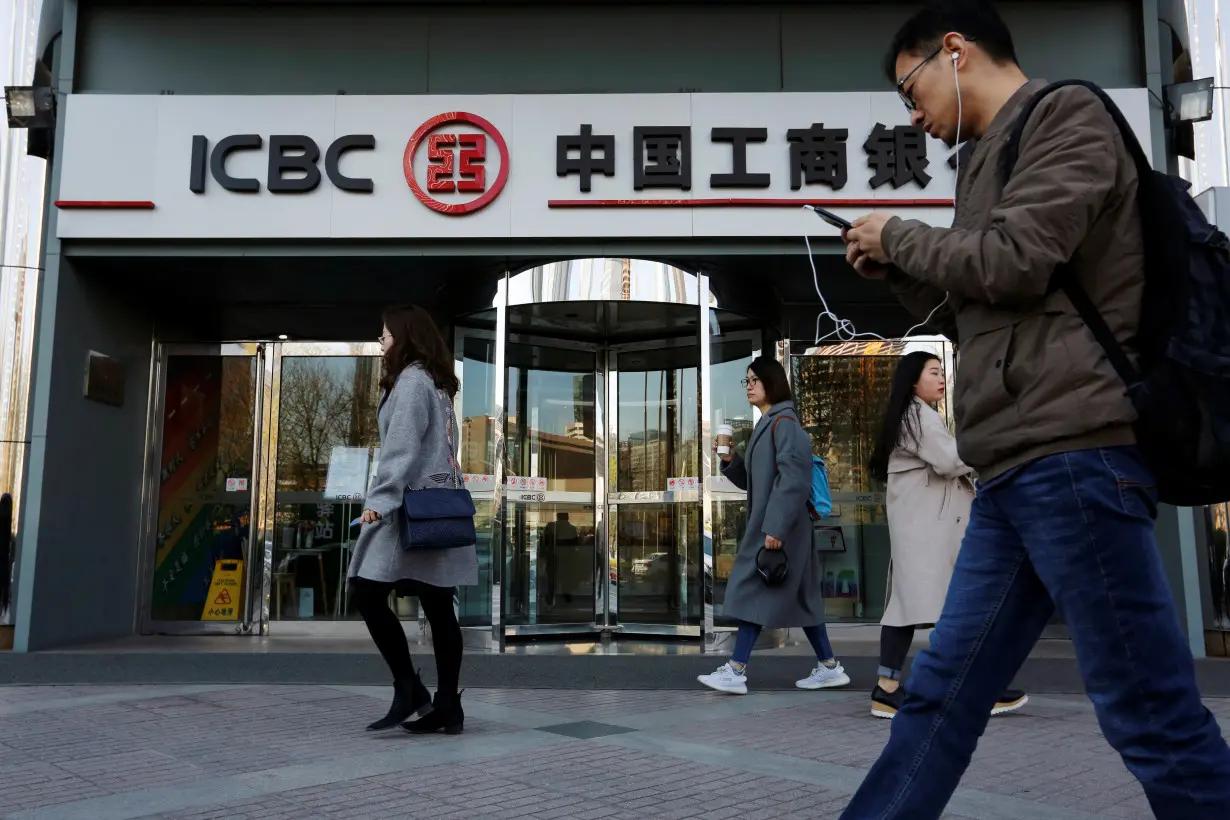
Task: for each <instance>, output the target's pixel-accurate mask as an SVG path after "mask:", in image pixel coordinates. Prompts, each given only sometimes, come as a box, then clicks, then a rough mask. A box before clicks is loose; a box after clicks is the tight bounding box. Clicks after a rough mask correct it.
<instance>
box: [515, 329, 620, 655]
mask: <svg viewBox="0 0 1230 820" xmlns="http://www.w3.org/2000/svg"><path fill="white" fill-rule="evenodd" d="M597 352H598V348H597V347H596V346H594V345H590V344H585V343H581V342H561V341H559V340H547V339H539V338H534V337H530V336H524V335H517V334H512V335H510V336H509V341H508V345H507V352H506V356H507V359H506V373H507V381H506V396H507V409H506V413H507V416H506V422H505V442H506V452H505V470H504V475H505V486H504V499H505V500H504V504H505V507H504V517H503V528H504V536H503V545H504V574H503V578H504V589H505V590H506V594H505V596H504V600H503V617H504V625H505V631H506V634H507V635H509V636H514V635H534V634H550V633H553V632H554V633H559V632H578V631H591V630H593V628H594V625H595V616H596V612H597V607H598V606H599V603H598V602H597V601H596V599H595V595H596V594H597V592H598V584H597V583H596V579H597V577H598V570H597V567H598V564H599V561H600V553H601V550H600V546H599V545H600V544H601V539H600V528H601V526H602V520H603V519H602V514H601V510H600V508H599V507H598V506H597V505H596V504H595V498H596V495H595V492H596V487H595V481H596V476H595V470H596V464H597V463H598V458H599V448H598V446H597V441H598V440H599V439H600V435H601V428H600V426H599V423H598V422H599V419H598V416H597V413H596V408H597V406H598V405H597V401H596V396H597V391H598V385H599V382H600V381H601V376H600V374H599V373H598V368H597Z"/></svg>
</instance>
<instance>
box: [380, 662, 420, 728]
mask: <svg viewBox="0 0 1230 820" xmlns="http://www.w3.org/2000/svg"><path fill="white" fill-rule="evenodd" d="M429 705H431V693H430V692H428V691H427V687H426V686H424V685H423V682H422V681H421V680H419V676H418V675H417V674H416V675H415V676H414V677H413V678H410V679H409V680H399V681H393V705H392V706H390V707H389V713H388V714H387V715H385V716H384V717H382V718H381V719H380V720H378V721H376V722H375V723H373V724H371V725H370V726H368V727H367V731H369V732H380V731H383V730H385V729H392V728H393V727H394V726H396V725H397V724H399V723H401V722H402V721H404V720H406V719H407V718H411V717H414V716H415V715H417V714H419V713H420V712H422V711H423V710H424V709H426V708H427V707H428V706H429Z"/></svg>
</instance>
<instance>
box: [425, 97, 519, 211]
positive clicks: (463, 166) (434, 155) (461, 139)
mask: <svg viewBox="0 0 1230 820" xmlns="http://www.w3.org/2000/svg"><path fill="white" fill-rule="evenodd" d="M453 123H464V124H466V125H470V126H473V127H475V128H477V129H479V130H480V131H482V133H481V134H474V133H449V132H446V131H442V130H440V128H441V126H444V125H451V124H453ZM488 139H490V140H491V141H492V142H494V143H495V147H496V148H497V149H498V150H499V153H500V170H499V172H498V173H497V174H496V177H495V182H493V183H491V185H490V186H488V185H487V166H486V160H487V140H488ZM424 142H426V143H427V163H428V164H427V186H426V190H424V189H423V186H421V185H419V181H418V179H417V177H416V176H415V173H414V157H415V155H416V154H417V153H418V150H419V147H420V146H421V145H422V144H423V143H424ZM402 170H403V171H404V172H405V175H406V183H407V184H408V185H409V186H410V190H411V191H413V192H414V195H415V196H416V197H417V198H418V200H419V202H422V203H423V204H424V205H426V206H427V207H428V208H431V209H432V210H433V211H437V212H439V213H442V214H447V215H449V216H462V215H465V214H470V213H474V212H475V211H479V210H482V209H483V208H485V207H487V206H488V205H490V204H491V203H492V201H494V200H495V198H496V197H497V196H499V195H500V191H502V190H504V184H505V183H506V182H508V144H507V143H505V142H504V136H503V135H502V134H501V133H500V132H499V131H498V130H497V129H496V127H495V126H494V125H492V124H491V123H490V122H489V121H487V120H485V119H483V118H482V117H480V116H478V115H477V114H468V113H466V112H464V111H450V112H447V113H445V114H437V115H436V116H434V117H432V118H431V119H429V120H428V121H427V122H425V123H423V124H422V125H420V126H419V127H418V130H416V131H415V132H414V135H413V136H412V137H410V141H409V142H407V143H406V152H405V154H404V155H403V156H402ZM434 193H477V194H479V196H478V197H476V198H475V199H472V200H470V201H469V202H457V203H451V202H443V201H441V200H439V199H436V198H435V197H434V196H432V194H434Z"/></svg>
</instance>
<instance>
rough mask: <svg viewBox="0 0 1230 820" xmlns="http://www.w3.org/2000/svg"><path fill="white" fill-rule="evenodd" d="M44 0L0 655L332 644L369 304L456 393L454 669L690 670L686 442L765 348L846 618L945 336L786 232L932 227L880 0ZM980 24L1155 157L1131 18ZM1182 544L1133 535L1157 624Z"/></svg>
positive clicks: (742, 405)
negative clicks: (582, 654) (1121, 121)
mask: <svg viewBox="0 0 1230 820" xmlns="http://www.w3.org/2000/svg"><path fill="white" fill-rule="evenodd" d="M56 5H57V7H58V8H59V10H60V12H61V14H60V16H59V17H56V16H55V15H51V16H49V17H47V19H45V21H44V23H45V25H44V29H45V30H44V31H43V36H44V39H45V41H46V42H48V43H51V46H50V48H49V50H48V52H47V53H48V58H47V59H48V60H49V64H48V67H49V69H50V71H51V75H52V76H53V77H54V78H55V82H56V88H57V99H58V102H59V108H58V121H57V127H56V133H55V154H54V159H53V161H52V162H51V164H50V171H49V180H48V183H49V193H48V200H49V202H50V203H51V204H50V205H49V207H48V210H47V221H46V226H45V235H46V237H47V241H46V245H45V253H44V278H43V283H42V287H41V292H40V294H39V303H38V333H37V338H36V342H35V345H34V358H33V362H34V369H33V373H34V376H33V386H32V391H31V402H30V421H29V429H30V433H29V441H30V444H29V452H28V458H27V459H26V469H25V485H24V487H25V492H24V493H23V495H22V506H21V511H20V520H19V529H18V532H19V539H18V543H19V551H18V557H17V572H16V578H17V596H16V606H15V612H16V618H15V626H16V629H15V646H16V648H17V649H18V650H35V649H40V648H47V647H56V646H64V645H71V644H79V643H84V642H88V641H95V640H104V639H109V638H116V637H122V636H127V635H133V634H163V633H194V634H195V633H201V632H218V633H227V634H236V635H237V636H239V637H237V638H236V639H237V640H242V639H243V638H242V636H244V635H265V634H268V635H276V634H304V633H305V632H306V633H308V634H311V632H312V631H313V630H314V629H320V628H322V627H321V622H324V621H346V620H353V619H354V613H353V608H352V606H351V605H350V603H349V602H348V601H347V599H346V595H345V589H344V584H343V583H341V581H342V579H344V577H345V569H346V565H347V561H348V559H349V554H350V548H351V547H352V545H353V540H354V536H355V532H356V530H355V529H354V528H353V527H352V526H351V523H350V522H351V521H352V520H353V519H354V518H355V517H356V516H357V515H358V512H359V511H360V510H361V509H362V498H363V494H364V492H365V490H366V486H367V482H368V481H369V480H370V476H371V475H372V473H373V471H374V469H375V465H376V464H377V463H378V460H379V441H378V436H377V432H376V428H375V408H376V406H377V404H378V401H379V388H378V377H379V366H378V358H377V356H378V352H379V347H378V343H377V342H376V341H375V340H376V338H377V336H378V335H379V332H380V320H379V311H380V308H381V306H383V305H386V304H390V303H397V302H417V303H420V304H423V305H424V306H426V307H428V308H429V309H430V310H431V311H432V312H433V314H434V315H435V316H436V317H437V319H438V321H439V322H440V324H441V326H442V327H443V328H444V329H445V331H446V334H447V336H448V338H449V339H450V341H451V342H452V343H453V349H454V357H455V362H456V368H457V373H458V375H459V376H460V378H461V383H462V387H461V391H460V393H459V395H458V397H457V400H456V405H457V412H458V418H459V419H460V420H461V427H462V441H461V444H460V447H461V461H462V469H463V471H464V481H465V482H466V485H467V486H468V487H470V488H471V491H472V492H473V493H474V496H475V498H476V501H477V503H478V507H479V529H480V533H481V536H480V539H481V543H480V556H481V557H480V584H479V585H478V586H477V587H473V588H467V589H463V590H460V591H459V595H458V606H459V610H460V613H461V618H462V622H463V624H464V625H465V626H466V627H467V634H468V638H469V640H470V642H471V644H472V645H474V646H484V647H494V648H497V649H498V648H502V647H503V646H504V645H505V642H506V641H516V640H522V639H526V638H542V637H553V636H554V637H566V636H586V635H591V636H592V635H596V634H618V635H623V636H636V637H639V638H646V639H667V638H669V639H674V640H684V641H693V642H696V643H698V644H700V645H702V646H704V647H707V648H715V647H717V646H719V645H720V644H721V643H722V641H723V639H724V637H725V636H726V635H728V630H729V629H730V626H731V624H730V623H729V622H728V621H727V620H726V619H724V617H723V615H722V600H723V597H724V584H725V579H726V577H727V575H728V573H729V570H730V564H731V561H732V560H733V550H734V546H735V544H736V543H737V540H738V536H739V534H740V531H741V527H742V523H743V518H742V517H743V516H744V514H745V512H744V510H745V504H744V500H743V498H742V496H741V494H740V493H739V491H738V490H737V489H736V488H734V487H733V486H731V485H730V484H729V483H728V482H726V481H724V480H723V479H722V478H721V477H720V476H719V475H718V471H717V467H716V463H715V461H714V459H713V456H712V452H711V450H710V448H709V446H708V442H709V441H710V440H711V438H712V435H713V432H714V430H715V428H716V425H718V424H721V423H729V424H731V425H732V426H733V427H734V429H735V435H736V440H737V441H746V439H747V437H748V436H749V435H750V431H751V427H752V425H753V424H754V423H755V421H756V414H755V412H754V411H753V410H752V409H751V408H749V407H748V406H747V404H746V401H745V399H744V396H743V389H742V387H741V386H740V385H739V379H740V378H742V376H743V374H744V372H745V370H746V368H747V365H748V363H749V362H750V361H751V360H752V358H754V357H755V356H757V355H761V354H770V355H775V356H777V357H778V358H779V359H780V360H781V361H782V362H783V363H784V364H785V365H786V367H787V370H788V372H789V373H790V374H791V379H792V382H793V385H794V388H795V390H796V393H797V394H798V398H799V411H800V415H801V417H802V420H803V422H804V426H805V427H806V428H807V429H808V431H809V433H810V434H811V435H812V438H813V443H814V444H815V448H816V452H817V453H820V454H823V455H824V456H825V457H826V460H827V462H828V464H829V472H830V477H831V481H832V484H833V491H834V501H835V509H834V515H833V517H832V518H831V519H830V520H828V521H826V522H824V525H823V526H822V527H819V528H818V529H817V531H816V544H817V548H818V549H820V550H821V551H822V552H823V553H824V555H825V562H826V567H825V585H826V591H827V592H828V600H829V608H830V615H831V616H832V617H833V618H834V619H847V620H853V621H860V620H865V621H874V620H876V619H878V617H879V614H880V612H881V610H882V606H883V599H884V592H885V577H886V574H887V562H888V543H887V527H886V524H885V520H884V510H883V506H882V500H883V499H882V495H880V493H879V490H880V489H881V488H877V487H875V486H873V485H872V483H871V482H870V479H869V478H868V476H867V475H866V472H865V466H864V465H865V464H866V458H867V455H868V451H869V448H870V439H871V435H872V431H873V429H874V423H875V418H876V416H877V414H878V412H879V408H880V406H881V404H882V402H883V399H884V395H885V391H886V390H887V383H888V379H889V377H890V375H891V372H892V369H893V366H894V364H895V361H896V359H897V358H898V357H899V356H901V355H902V354H903V353H904V352H906V351H907V350H910V349H915V348H919V347H921V348H926V349H931V350H934V351H935V352H936V353H937V355H939V356H941V357H942V358H944V359H945V360H946V361H948V362H949V363H951V358H952V349H951V346H950V345H949V343H948V342H946V341H945V340H942V339H935V338H930V337H912V338H911V339H910V340H909V341H908V342H907V341H903V340H899V339H895V337H899V336H901V335H902V334H903V333H905V332H906V331H907V329H909V328H910V327H911V325H912V324H913V322H912V320H911V318H910V317H909V316H907V315H906V314H905V313H904V312H903V311H902V310H901V308H900V307H899V306H898V305H897V304H896V303H895V301H893V299H892V298H891V296H890V295H889V294H887V293H886V292H884V291H883V290H882V289H881V288H879V287H877V286H876V285H875V284H874V283H868V282H864V281H862V280H860V279H859V278H858V277H857V276H855V275H853V274H852V273H851V272H850V271H849V270H848V269H847V268H846V267H845V265H844V261H843V259H842V255H841V250H842V249H841V245H840V242H839V239H838V237H837V235H836V232H835V231H834V230H833V229H831V228H829V227H828V226H826V225H825V224H824V223H822V222H820V221H819V220H818V219H816V217H815V216H814V214H811V213H809V212H807V211H804V210H803V207H802V205H803V204H804V203H805V202H813V203H821V204H827V206H828V207H830V208H832V209H833V210H836V211H838V212H839V213H842V214H845V215H846V216H848V217H853V216H857V215H859V214H860V213H863V212H865V211H867V210H870V209H872V208H875V209H880V210H888V211H891V212H895V213H900V214H902V215H908V216H912V217H918V218H922V219H926V220H929V221H932V222H933V223H936V224H944V223H946V222H947V221H949V220H951V208H952V197H953V188H954V182H955V172H954V166H953V165H952V163H951V162H950V155H949V152H948V151H946V150H945V149H944V148H943V146H942V145H940V144H938V143H934V142H932V141H930V140H928V139H927V138H925V136H924V135H922V134H921V133H920V132H918V131H916V130H914V129H911V128H909V127H908V118H907V114H906V112H905V110H904V109H903V108H902V106H901V104H900V101H899V100H898V98H897V96H896V94H895V93H894V92H893V89H892V88H891V86H889V85H888V84H887V83H886V81H885V79H884V77H883V76H882V74H881V71H880V68H879V65H880V58H881V56H882V53H883V50H884V48H885V47H886V44H887V41H888V39H889V38H890V37H891V34H892V32H893V31H894V30H895V27H896V26H897V25H898V24H899V23H900V21H901V20H902V19H903V18H904V17H905V16H906V15H907V14H908V13H909V11H910V9H911V7H910V6H908V5H902V4H891V3H888V4H880V3H875V4H872V3H859V4H849V3H845V4H841V3H824V2H819V3H817V2H808V3H802V2H799V3H791V2H782V3H775V4H763V3H754V4H753V3H737V2H728V3H703V4H702V3H686V2H678V3H659V4H654V5H644V6H642V5H635V6H630V5H627V4H620V3H590V4H584V6H583V7H582V6H581V4H574V3H564V2H559V3H538V4H532V5H531V4H519V3H501V2H469V3H458V4H453V5H451V6H449V7H441V6H439V5H438V4H426V3H413V2H385V3H371V4H366V5H363V6H353V7H352V6H350V5H348V4H344V3H335V4H328V3H305V4H283V3H262V4H252V3H247V4H230V3H189V2H183V3H180V2H171V3H158V4H150V3H137V2H110V1H109V0H65V2H63V3H62V4H56ZM999 5H1000V7H1001V11H1002V12H1003V13H1004V15H1005V17H1006V18H1007V19H1008V21H1009V23H1010V25H1011V26H1012V27H1013V31H1014V35H1015V36H1016V38H1017V44H1018V50H1019V56H1020V58H1021V62H1022V64H1023V66H1024V67H1025V69H1026V71H1027V72H1028V73H1030V74H1031V75H1034V76H1045V77H1052V78H1059V77H1066V76H1079V77H1084V78H1088V79H1092V80H1095V81H1097V82H1099V83H1101V84H1102V85H1103V86H1104V87H1106V88H1108V89H1111V90H1112V93H1113V95H1114V96H1115V98H1116V99H1117V101H1118V102H1119V103H1120V105H1121V106H1122V108H1123V109H1124V111H1125V112H1126V113H1127V115H1128V118H1129V120H1130V121H1131V123H1132V125H1133V127H1134V128H1135V130H1136V132H1137V135H1138V136H1139V137H1140V139H1141V141H1142V143H1143V144H1144V145H1145V146H1147V149H1148V150H1149V151H1150V152H1151V155H1152V156H1153V158H1154V160H1155V162H1156V163H1157V164H1158V165H1159V166H1164V165H1169V164H1171V160H1172V158H1171V156H1170V155H1169V153H1168V150H1167V144H1168V137H1167V134H1166V131H1165V129H1164V128H1163V125H1162V119H1161V116H1160V110H1159V109H1158V108H1157V107H1156V106H1154V105H1153V104H1152V103H1151V96H1152V95H1154V94H1157V93H1158V92H1159V91H1160V87H1161V84H1162V83H1163V82H1166V81H1168V79H1169V71H1170V68H1169V62H1168V61H1169V60H1170V59H1171V56H1172V49H1170V48H1169V43H1170V41H1169V39H1168V40H1167V44H1168V48H1167V50H1166V54H1167V55H1168V56H1167V58H1166V61H1164V60H1163V59H1162V57H1161V56H1160V55H1161V51H1160V50H1159V42H1160V34H1159V32H1160V31H1161V29H1160V24H1159V15H1160V14H1161V13H1162V11H1161V10H1159V7H1158V4H1157V3H1156V2H1153V0H1150V2H1133V1H1131V0H1085V2H1076V3H1072V2H1065V3H1050V2H1003V3H1001V4H999ZM1167 37H1169V34H1167ZM1094 40H1096V41H1097V42H1098V43H1099V47H1098V48H1097V49H1092V48H1089V47H1088V45H1089V43H1090V42H1092V41H1094ZM805 237H807V238H808V241H807V242H806V243H805V241H804V238H805ZM821 294H823V301H825V302H826V303H827V305H828V307H829V308H830V309H831V310H832V311H833V312H834V313H835V314H837V315H838V316H841V317H842V318H844V319H848V320H850V321H852V322H853V323H854V325H855V326H857V328H858V330H859V331H864V332H866V331H874V332H875V333H877V334H879V335H881V336H883V337H885V339H886V340H874V341H870V342H868V341H860V342H855V341H852V340H850V339H849V338H848V334H843V333H840V332H837V330H836V329H835V325H834V322H833V321H832V319H831V318H826V317H823V316H820V314H821V312H822V311H823V307H822V304H821V303H822V298H821ZM818 317H819V318H818ZM1198 518H1199V517H1198V516H1197V515H1196V514H1195V513H1193V512H1192V511H1190V510H1174V509H1169V510H1166V511H1165V512H1164V514H1163V516H1162V518H1161V520H1160V521H1159V537H1160V540H1161V544H1162V549H1163V552H1164V553H1165V555H1166V560H1167V566H1168V571H1169V572H1170V575H1171V581H1172V587H1173V589H1174V590H1175V594H1176V597H1177V599H1178V600H1179V602H1180V606H1181V610H1182V611H1183V613H1184V616H1185V617H1186V618H1188V619H1189V620H1190V622H1191V624H1192V629H1190V630H1189V632H1191V633H1192V634H1193V635H1197V634H1199V632H1200V624H1201V621H1202V617H1203V614H1202V612H1201V610H1200V596H1199V592H1198V586H1199V572H1198V569H1199V568H1198V563H1199V562H1198V561H1197V557H1196V556H1197V547H1196V545H1195V541H1194V539H1195V538H1196V535H1194V534H1193V533H1194V532H1195V527H1196V526H1197V524H1198V523H1199V520H1203V519H1199V520H1198ZM1193 601H1194V602H1195V603H1194V604H1193ZM1193 606H1194V607H1195V609H1193ZM1193 641H1194V642H1195V641H1196V638H1195V637H1194V638H1193ZM1197 651H1198V654H1203V647H1202V646H1201V647H1199V648H1198V650H1197Z"/></svg>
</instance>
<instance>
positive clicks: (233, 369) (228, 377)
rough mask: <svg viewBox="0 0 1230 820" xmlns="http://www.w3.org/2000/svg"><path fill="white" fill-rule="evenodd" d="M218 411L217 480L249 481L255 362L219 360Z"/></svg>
mask: <svg viewBox="0 0 1230 820" xmlns="http://www.w3.org/2000/svg"><path fill="white" fill-rule="evenodd" d="M219 392H220V395H221V401H220V407H219V410H218V474H219V476H220V477H221V478H223V479H225V478H251V477H252V450H253V446H254V444H255V442H254V441H253V436H254V424H255V418H254V413H255V409H256V359H255V358H251V357H247V356H243V357H240V356H235V357H231V356H228V357H225V358H223V359H222V373H221V382H220V387H219Z"/></svg>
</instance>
